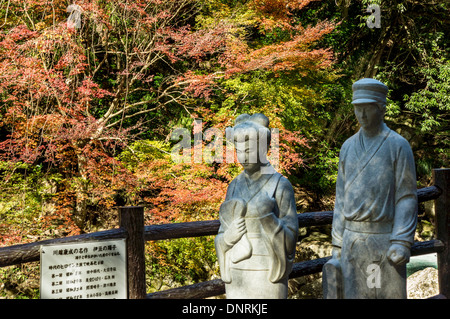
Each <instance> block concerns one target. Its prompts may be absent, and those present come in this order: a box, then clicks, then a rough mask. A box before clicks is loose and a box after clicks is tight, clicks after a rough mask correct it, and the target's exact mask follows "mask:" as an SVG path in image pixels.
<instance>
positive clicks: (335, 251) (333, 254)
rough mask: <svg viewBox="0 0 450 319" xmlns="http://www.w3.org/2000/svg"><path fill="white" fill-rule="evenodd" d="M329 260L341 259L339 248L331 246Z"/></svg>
mask: <svg viewBox="0 0 450 319" xmlns="http://www.w3.org/2000/svg"><path fill="white" fill-rule="evenodd" d="M331 258H332V259H337V260H339V259H341V247H337V246H333V249H332V250H331Z"/></svg>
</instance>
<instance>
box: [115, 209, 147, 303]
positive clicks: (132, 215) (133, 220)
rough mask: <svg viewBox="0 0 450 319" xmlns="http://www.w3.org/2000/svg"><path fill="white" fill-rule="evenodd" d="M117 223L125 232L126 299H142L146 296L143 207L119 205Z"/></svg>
mask: <svg viewBox="0 0 450 319" xmlns="http://www.w3.org/2000/svg"><path fill="white" fill-rule="evenodd" d="M119 225H120V227H121V228H124V229H125V230H126V232H127V269H128V270H127V271H128V274H127V278H128V299H144V298H145V297H146V286H145V255H144V254H145V239H144V208H143V207H142V206H127V207H119Z"/></svg>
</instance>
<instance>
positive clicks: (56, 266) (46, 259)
mask: <svg viewBox="0 0 450 319" xmlns="http://www.w3.org/2000/svg"><path fill="white" fill-rule="evenodd" d="M126 273H127V268H126V247H125V239H119V240H109V241H97V242H87V243H76V244H62V245H48V246H42V247H41V298H42V299H92V298H102V299H125V298H126V297H127V285H126Z"/></svg>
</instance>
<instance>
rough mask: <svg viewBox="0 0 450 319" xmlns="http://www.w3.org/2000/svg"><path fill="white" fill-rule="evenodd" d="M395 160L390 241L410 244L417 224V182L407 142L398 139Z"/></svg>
mask: <svg viewBox="0 0 450 319" xmlns="http://www.w3.org/2000/svg"><path fill="white" fill-rule="evenodd" d="M396 153H397V156H396V160H395V163H396V165H395V215H394V226H393V229H392V236H391V241H401V242H404V243H408V244H412V243H413V242H414V233H415V230H416V226H417V182H416V171H415V164H414V157H413V153H412V151H411V147H410V146H409V143H408V142H407V141H406V140H405V139H401V140H400V141H399V147H398V150H397V152H396Z"/></svg>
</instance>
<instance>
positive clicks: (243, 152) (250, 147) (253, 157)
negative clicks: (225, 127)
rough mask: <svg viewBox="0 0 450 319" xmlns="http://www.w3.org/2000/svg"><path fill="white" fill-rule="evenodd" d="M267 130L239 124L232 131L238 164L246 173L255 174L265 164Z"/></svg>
mask: <svg viewBox="0 0 450 319" xmlns="http://www.w3.org/2000/svg"><path fill="white" fill-rule="evenodd" d="M267 131H268V130H267V129H260V128H259V127H255V126H253V125H247V124H245V123H244V124H241V125H239V126H237V127H236V128H235V130H234V134H235V135H234V146H235V148H236V155H237V159H238V161H239V163H241V165H242V167H243V168H244V169H245V170H246V171H247V172H255V171H257V170H259V169H260V167H261V166H262V165H264V164H266V163H267V151H268V145H269V144H268V140H269V137H268V136H267Z"/></svg>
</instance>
